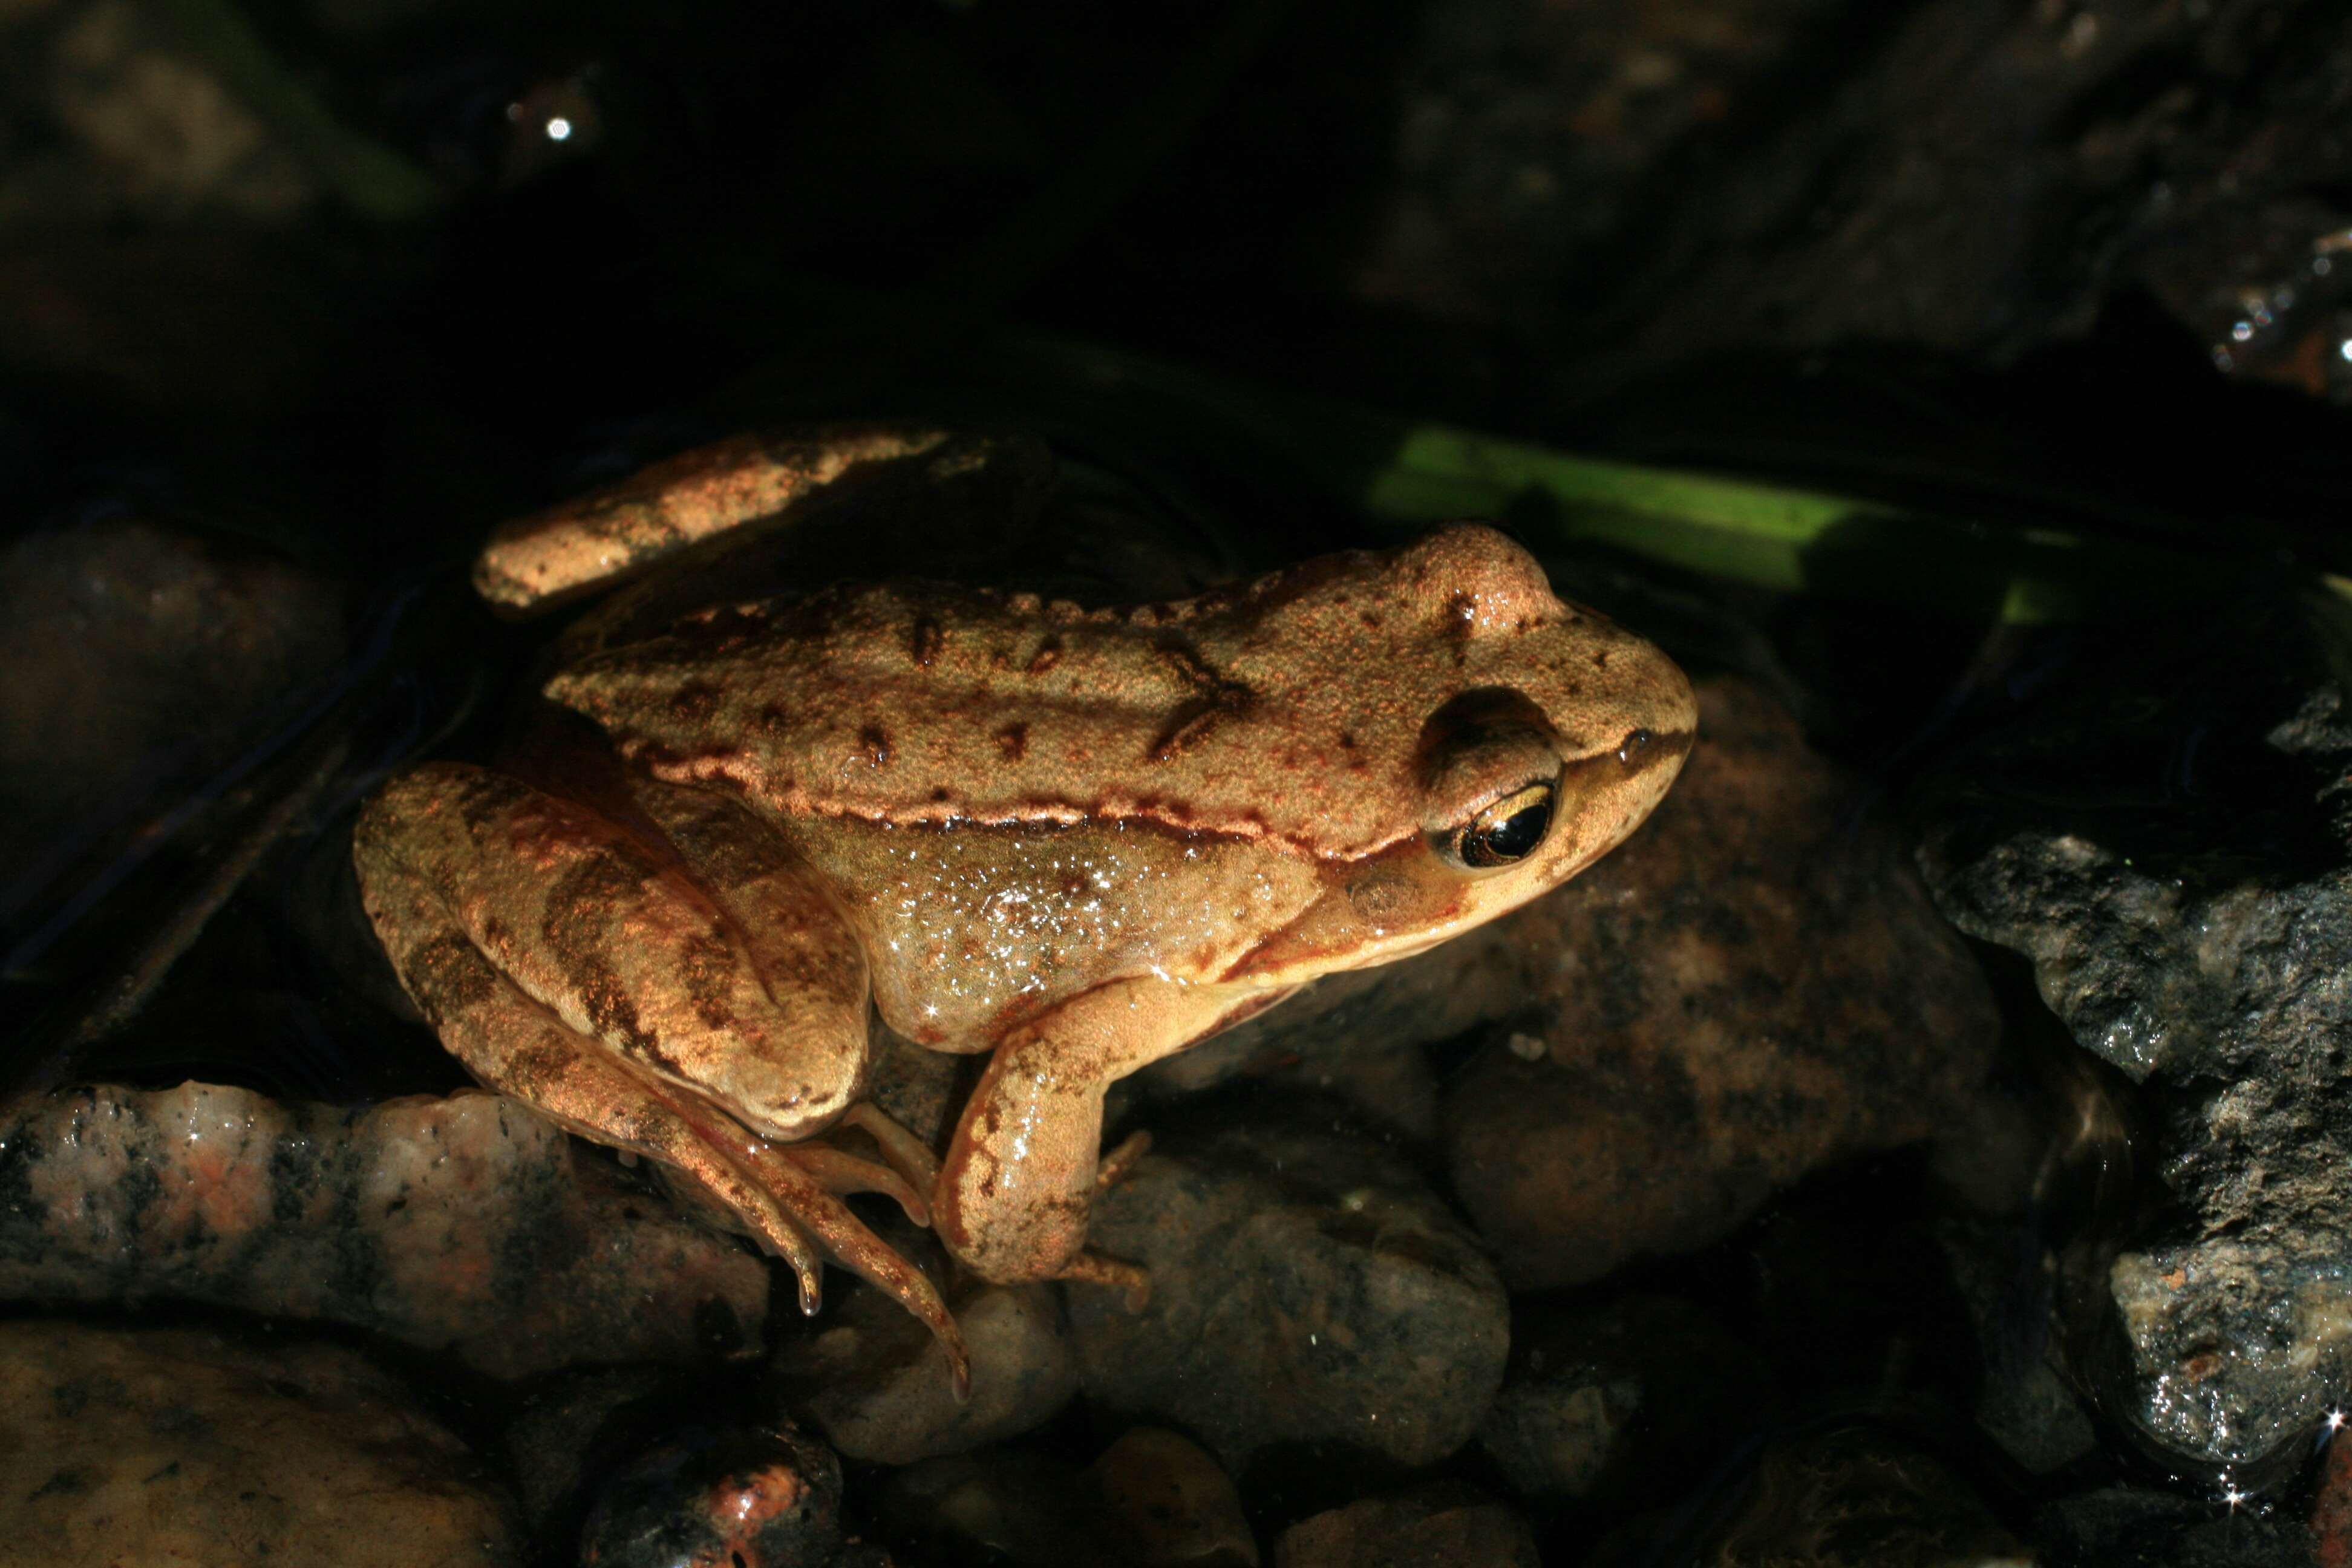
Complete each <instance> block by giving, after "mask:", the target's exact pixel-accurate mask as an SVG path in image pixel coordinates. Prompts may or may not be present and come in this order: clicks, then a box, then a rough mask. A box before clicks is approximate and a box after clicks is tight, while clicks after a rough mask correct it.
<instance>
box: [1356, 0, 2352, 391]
mask: <svg viewBox="0 0 2352 1568" xmlns="http://www.w3.org/2000/svg"><path fill="white" fill-rule="evenodd" d="M1864 22H1867V23H1869V24H1870V29H1869V32H1868V34H1867V36H1866V37H1865V36H1864V35H1863V34H1861V33H1858V32H1853V31H1848V30H1847V29H1850V28H1853V27H1856V26H1860V25H1861V24H1863V23H1864ZM2283 38H2292V39H2294V45H2295V47H2294V60H2293V61H2292V63H2287V62H2281V61H2278V60H2276V59H2274V58H2272V57H2271V56H2270V54H2269V52H2268V51H2269V50H2270V49H2272V48H2273V47H2276V42H2277V41H2278V40H2280V39H2283ZM1396 47H1397V49H1398V52H1399V58H1398V63H1397V67H1396V69H1397V71H1398V73H1399V77H1400V86H1399V89H1398V90H1399V100H1400V110H1399V111H1398V113H1397V114H1396V116H1395V121H1396V130H1395V132H1394V135H1395V138H1396V141H1395V149H1394V155H1393V161H1392V170H1393V173H1392V174H1391V179H1390V181H1389V188H1387V189H1385V190H1376V191H1375V192H1374V193H1373V195H1374V196H1375V199H1376V200H1377V203H1378V207H1377V209H1376V210H1377V211H1378V212H1379V214H1380V218H1379V221H1378V222H1377V223H1376V224H1374V225H1370V226H1368V230H1367V232H1368V237H1369V240H1368V244H1367V246H1366V247H1365V252H1364V254H1363V255H1362V256H1361V257H1360V258H1359V259H1358V260H1357V262H1356V265H1355V267H1354V268H1353V269H1352V271H1351V276H1350V278H1349V282H1350V283H1351V284H1352V286H1353V288H1354V289H1356V290H1358V291H1359V292H1360V293H1361V294H1362V295H1364V296H1367V297H1369V298H1370V299H1372V300H1378V301H1380V302H1381V303H1382V304H1386V305H1390V306H1392V307H1399V308H1402V309H1404V310H1410V311H1412V312H1413V313H1415V314H1417V315H1420V316H1422V317H1423V318H1427V319H1433V320H1436V321H1452V322H1459V323H1463V324H1465V325H1471V324H1475V325H1478V326H1481V327H1484V328H1486V329H1487V332H1488V333H1489V334H1491V335H1492V336H1494V337H1506V338H1507V339H1508V340H1509V341H1514V342H1526V341H1528V340H1529V339H1532V340H1533V341H1534V342H1539V343H1542V344H1543V345H1545V346H1546V347H1547V348H1548V349H1549V352H1550V354H1551V355H1552V357H1553V358H1554V359H1555V360H1556V361H1559V362H1564V363H1567V364H1568V365H1569V366H1570V367H1571V368H1570V369H1569V370H1567V371H1566V372H1564V373H1558V372H1556V373H1555V374H1556V375H1564V376H1565V378H1566V379H1567V380H1568V384H1570V386H1572V387H1580V388H1583V389H1585V390H1586V391H1587V395H1588V396H1591V389H1592V387H1593V385H1594V382H1595V380H1596V379H1597V381H1598V384H1599V386H1600V387H1602V388H1608V387H1615V386H1622V385H1623V384H1625V383H1626V382H1633V383H1635V384H1638V383H1639V381H1640V380H1641V378H1642V377H1643V375H1644V374H1648V373H1654V372H1655V371H1656V370H1657V369H1658V368H1659V367H1660V366H1661V365H1662V364H1672V363H1677V362H1684V363H1687V362H1688V361H1690V360H1692V359H1693V358H1697V359H1699V360H1700V361H1701V362H1702V363H1717V362H1719V361H1720V360H1721V359H1723V358H1725V357H1728V356H1737V355H1738V354H1739V353H1741V352H1742V351H1753V350H1756V349H1758V348H1760V347H1763V346H1766V345H1770V346H1774V347H1779V348H1782V349H1786V350H1790V351H1800V352H1801V351H1804V350H1809V349H1810V350H1822V349H1832V348H1835V347H1838V346H1843V345H1851V344H1853V343H1854V342H1872V343H1876V344H1906V345H1925V346H1927V347H1931V348H1933V349H1936V350H1939V351H1942V352H1944V353H1951V354H1958V355H1978V356H1983V357H1985V358H1988V359H1990V358H1996V357H2002V356H2006V355H2009V354H2012V353H2017V352H2019V351H2020V350H2021V349H2024V348H2026V347H2029V346H2035V345H2042V344H2046V343H2049V342H2052V341H2053V340H2062V339H2068V338H2073V337H2075V336H2078V335H2080V334H2081V333H2082V332H2083V331H2085V330H2086V328H2087V327H2088V326H2089V324H2090V322H2091V321H2093V320H2094V319H2095V318H2096V317H2097V315H2098V314H2099V312H2100V309H2101V306H2102V303H2103V301H2107V300H2110V299H2111V297H2112V296H2113V295H2115V294H2118V293H2122V292H2125V291H2126V290H2129V289H2132V288H2133V287H2134V285H2135V284H2140V285H2142V286H2146V285H2147V284H2148V283H2153V285H2154V286H2155V289H2156V291H2157V292H2158V297H2159V298H2160V299H2162V300H2164V301H2165V302H2166V303H2167V304H2172V303H2173V300H2175V299H2176V298H2177V297H2179V295H2180V294H2182V293H2183V292H2187V293H2188V294H2189V300H2188V301H2184V303H2189V302H2193V304H2194V306H2195V307H2197V308H2196V309H2195V310H2183V314H2184V315H2185V316H2186V317H2187V318H2188V319H2189V321H2191V322H2192V323H2193V324H2195V325H2197V326H2200V327H2204V326H2207V324H2208V318H2209V317H2210V315H2212V314H2214V313H2217V311H2216V310H2215V307H2214V306H2212V305H2210V304H2209V303H2208V300H2207V298H2206V297H2207V296H2208V295H2220V294H2222V293H2223V292H2224V291H2225V290H2229V289H2231V286H2232V285H2235V292H2236V293H2237V295H2238V296H2239V298H2240V299H2241V300H2244V299H2246V298H2251V299H2252V300H2254V301H2255V302H2256V303H2257V304H2260V305H2263V306H2264V307H2266V308H2264V309H2262V310H2249V309H2248V308H2247V306H2246V305H2245V304H2243V303H2240V304H2239V305H2238V307H2237V310H2238V314H2237V316H2236V317H2235V318H2234V322H2244V323H2245V324H2246V326H2247V327H2248V329H2249V331H2250V333H2259V332H2260V331H2261V330H2262V329H2263V328H2266V327H2268V326H2270V324H2271V319H2272V315H2273V310H2272V309H2270V308H2267V307H2269V306H2270V303H2271V299H2272V289H2271V288H2270V287H2269V286H2270V285H2273V284H2275V283H2284V282H2288V281H2291V280H2292V281H2299V282H2305V283H2309V282H2312V281H2317V282H2321V283H2325V282H2326V281H2328V280H2329V275H2328V274H2327V272H2326V269H2325V268H2322V269H2321V271H2320V274H2319V276H2318V277H2317V278H2312V277H2310V276H2309V275H2306V276H2305V278H2303V279H2294V278H2293V275H2292V274H2286V275H2278V274H2265V273H2263V272H2262V271H2259V270H2254V269H2252V268H2249V266H2248V264H2247V261H2246V258H2245V257H2244V256H2243V254H2242V252H2244V251H2246V250H2248V249H2251V248H2255V247H2256V245H2257V239H2256V237H2257V235H2258V234H2259V232H2260V230H2259V219H2260V216H2261V215H2262V214H2263V210H2264V208H2265V205H2269V204H2278V203H2281V202H2283V201H2284V200H2285V199H2288V198H2291V197H2294V196H2302V197H2304V198H2305V200H2306V201H2308V200H2309V197H2310V195H2313V194H2317V193H2327V192H2331V191H2335V190H2338V189H2340V188H2341V186H2342V183H2343V179H2344V175H2345V172H2346V169H2347V154H2346V152H2345V150H2344V148H2343V147H2342V145H2341V144H2340V142H2338V140H2337V139H2336V138H2335V137H2333V136H2332V135H2330V134H2329V133H2328V129H2329V127H2330V126H2332V124H2333V121H2331V120H2330V119H2329V118H2328V116H2329V113H2330V110H2331V109H2333V108H2334V107H2335V106H2336V99H2335V98H2334V96H2333V91H2332V84H2333V83H2335V82H2336V81H2338V80H2340V79H2341V76H2342V72H2343V71H2344V69H2345V68H2346V66H2345V62H2346V59H2347V55H2352V37H2347V28H2346V26H2345V25H2344V20H2343V17H2342V15H2341V12H2340V10H2338V9H2336V8H2332V7H2328V6H2326V5H2315V4H2311V3H2309V0H2273V3H2271V4H2267V5H2264V4H2261V3H2258V0H2211V3H2210V4H2204V5H2198V6H2196V7H2193V8H2191V7H2181V6H2171V5H2134V6H2117V7H2098V8H2079V7H2078V8H2074V9H2067V8H2063V7H2053V8H2048V9H2033V8H2028V9H2023V10H2000V9H1988V8H1986V7H1984V6H1982V5H1978V4H1973V3H1971V0H1925V3H1922V4H1917V5H1908V6H1906V7H1904V8H1903V10H1902V11H1900V12H1899V13H1882V12H1880V11H1878V10H1875V9H1872V8H1869V7H1860V8H1857V7H1855V6H1853V5H1851V4H1840V3H1838V0H1708V3H1706V4H1703V5H1702V4H1696V3H1682V0H1666V3H1663V4H1654V5H1605V6H1593V7H1574V8H1570V9H1569V10H1566V11H1563V10H1561V9H1560V8H1559V7H1557V6H1552V5H1542V4H1538V3H1537V0H1457V3H1455V4H1452V5H1446V6H1444V7H1443V8H1441V9H1439V10H1436V11H1433V12H1432V13H1429V14H1427V15H1426V16H1421V17H1420V18H1419V21H1418V25H1417V26H1411V27H1408V28H1407V29H1406V30H1405V31H1404V33H1403V34H1402V36H1401V37H1400V38H1399V40H1398V43H1397V46H1396ZM2158 58H2162V59H2165V60H2168V62H2170V63H2169V65H2168V68H2166V69H2163V70H2158V71H2150V70H2147V69H2146V68H2145V66H2146V62H2147V61H2148V60H2151V59H2158ZM1797 79H1804V80H1805V81H1806V82H1807V83H1808V84H1809V85H1808V89H1807V90H1806V91H1804V92H1803V93H1802V95H1801V99H1800V100H1795V101H1792V100H1790V99H1789V98H1788V96H1787V90H1788V87H1789V84H1790V83H1791V82H1792V81H1795V80H1797ZM2338 223H2339V226H2340V223H2341V219H2340V217H2339V219H2338ZM2319 232H2324V231H2322V230H2318V229H2313V230H2309V231H2306V237H2308V236H2310V235H2315V234H2317V233H2319ZM2233 239H2234V240H2235V241H2236V243H2235V244H2234V245H2232V244H2231V240H2233ZM2183 241H2193V242H2194V244H2195V249H2196V251H2197V253H2198V258H2200V259H2202V258H2209V257H2210V261H2209V263H2208V265H2207V268H2206V269H2204V270H2202V271H2201V272H2194V273H2192V276H2193V278H2194V279H2195V284H2194V286H2191V285H2190V284H2189V283H2188V282H2186V281H2185V280H2184V281H2181V282H2175V281H2174V280H2173V279H2172V277H2171V274H2172V273H2174V272H2176V271H2180V270H2188V269H2189V267H2193V265H2194V263H2193V261H2192V262H2190V263H2189V264H2187V265H2186V266H2184V264H2183V263H2181V262H2179V261H2171V263H2170V265H2169V266H2168V265H2166V263H2167V262H2168V260H2169V259H2170V258H2168V250H2169V249H2171V248H2173V247H2177V246H2179V244H2180V243H2181V242H2183ZM2034 258H2063V260H2056V261H2051V262H2045V263H2042V264H2037V263H2036V261H2035V259H2034ZM2151 273H2153V274H2154V277H2153V278H2151V277H2150V274H2151ZM2167 284H2170V285H2171V286H2170V287H2167V286H2166V285H2167ZM2295 299H2296V294H2295V292H2294V291H2293V290H2290V291H2289V292H2287V293H2286V294H2284V295H2283V296H2280V297H2279V299H2278V303H2277V306H2276V310H2277V311H2278V313H2280V314H2284V313H2285V311H2286V307H2287V306H2289V305H2290V304H2292V303H2294V302H2295ZM2176 308H2177V309H2178V308H2180V307H2176ZM2325 309H2326V306H2324V305H2323V307H2322V310H2325ZM2234 322H2233V321H2232V319H2231V318H2228V317H2223V318H2221V322H2220V325H2221V329H2222V330H2221V333H2220V334H2219V341H2220V342H2223V343H2229V344H2231V346H2241V347H2242V345H2243V343H2244V341H2245V339H2244V337H2243V336H2241V335H2238V334H2232V333H2231V332H2230V331H2228V328H2229V327H2230V326H2231V325H2232V324H2234ZM1488 341H1490V340H1489V338H1488V337H1486V336H1475V337H1474V336H1467V335H1466V334H1465V345H1464V347H1465V352H1471V351H1472V346H1473V345H1475V344H1478V343H1482V342H1488ZM2331 352H2332V351H2331ZM1708 355H1714V356H1716V360H1715V361H1708V360H1706V356H1708ZM2314 357H2316V356H2314ZM1474 363H1475V362H1474ZM2220 363H2222V364H2223V365H2224V366H2225V368H2226V366H2227V364H2228V362H2227V361H2226V360H2224V361H2221V362H2220ZM2317 368H2319V367H2317V366H2315V369H2317ZM1490 374H1493V373H1491V372H1490ZM1593 401H1595V402H1598V401H1599V399H1598V398H1594V399H1593ZM1685 401H1688V400H1687V399H1685ZM1699 401H1701V402H1702V403H1704V402H1705V401H1706V400H1705V399H1701V400H1699ZM1745 417H1746V419H1747V421H1748V425H1749V427H1751V428H1752V427H1753V422H1754V421H1755V420H1756V419H1758V418H1759V417H1767V418H1769V414H1765V415H1759V414H1758V413H1756V412H1754V411H1750V412H1748V414H1747V415H1746V416H1745Z"/></svg>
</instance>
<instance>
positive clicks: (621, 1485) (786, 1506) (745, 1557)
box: [580, 1426, 842, 1568]
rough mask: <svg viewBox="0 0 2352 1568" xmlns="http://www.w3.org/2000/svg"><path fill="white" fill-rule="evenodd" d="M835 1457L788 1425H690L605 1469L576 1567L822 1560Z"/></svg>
mask: <svg viewBox="0 0 2352 1568" xmlns="http://www.w3.org/2000/svg"><path fill="white" fill-rule="evenodd" d="M841 1496H842V1484H841V1461H840V1460H839V1459H837V1458H835V1457H834V1453H833V1450H832V1449H830V1448H828V1447H825V1446H824V1444H823V1443H820V1442H818V1441H816V1440H815V1439H814V1438H813V1437H809V1436H803V1434H802V1433H800V1432H798V1431H795V1430H793V1428H792V1427H790V1426H764V1427H748V1428H746V1427H736V1428H729V1429H724V1430H718V1431H709V1430H704V1431H696V1432H691V1433H688V1434H684V1435H681V1436H677V1437H674V1438H671V1439H669V1440H667V1441H665V1442H662V1443H659V1444H656V1446H655V1447H653V1448H651V1449H649V1450H648V1451H646V1453H644V1454H642V1455H640V1456H639V1457H638V1458H636V1459H635V1460H634V1461H633V1462H631V1463H629V1464H627V1465H625V1466H624V1467H622V1468H620V1469H619V1470H618V1471H616V1472H615V1473H614V1475H612V1476H611V1477H609V1478H607V1479H606V1480H605V1481H604V1486H603V1495H602V1496H601V1497H600V1498H599V1499H598V1500H597V1502H596V1505H595V1507H594V1508H593V1509H592V1510H590V1512H589V1515H588V1521H587V1523H586V1524H585V1525H584V1526H583V1528H582V1530H581V1534H580V1561H581V1563H582V1564H583V1568H723V1565H725V1564H729V1563H739V1564H744V1565H746V1568H748V1565H750V1564H753V1563H757V1564H759V1565H760V1568H825V1565H826V1564H828V1563H832V1562H833V1560H834V1553H835V1551H836V1550H838V1549H839V1548H840V1546H841V1544H842V1530H841Z"/></svg>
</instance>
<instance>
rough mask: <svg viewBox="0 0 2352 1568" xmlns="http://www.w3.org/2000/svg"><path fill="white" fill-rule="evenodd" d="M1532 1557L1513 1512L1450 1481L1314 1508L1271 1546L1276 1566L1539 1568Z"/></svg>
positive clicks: (1531, 1544) (1528, 1534) (1528, 1536)
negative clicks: (1402, 1493) (1312, 1514)
mask: <svg viewBox="0 0 2352 1568" xmlns="http://www.w3.org/2000/svg"><path fill="white" fill-rule="evenodd" d="M1538 1561H1539V1559H1538V1557H1537V1555H1536V1540H1535V1532H1534V1531H1531V1530H1530V1529H1528V1521H1526V1520H1525V1519H1522V1518H1521V1517H1520V1516H1519V1515H1518V1513H1517V1511H1516V1510H1512V1509H1511V1508H1509V1507H1508V1506H1507V1505H1506V1504H1504V1503H1501V1502H1498V1501H1496V1500H1495V1499H1493V1498H1490V1497H1487V1496H1486V1495H1485V1494H1484V1493H1481V1492H1478V1491H1476V1490H1475V1489H1471V1488H1469V1487H1465V1486H1461V1485H1458V1484H1449V1483H1440V1484H1438V1485H1436V1486H1433V1487H1430V1488H1427V1489H1423V1490H1419V1491H1415V1492H1411V1493H1408V1494H1406V1495H1405V1496H1403V1497H1398V1498H1366V1499H1365V1500H1362V1501H1361V1502H1352V1503H1349V1505H1348V1506H1347V1507H1345V1508H1336V1509H1333V1510H1330V1511H1329V1512H1328V1513H1318V1514H1317V1515H1315V1517H1313V1518H1312V1519H1307V1520H1303V1521H1300V1522H1298V1523H1297V1524H1294V1525H1292V1526H1291V1527H1290V1528H1289V1529H1288V1530H1286V1531H1283V1532H1282V1537H1281V1539H1280V1540H1278V1541H1276V1542H1275V1545H1274V1568H1463V1565H1465V1564H1467V1563H1480V1564H1482V1565H1483V1564H1492V1565H1493V1568H1537V1565H1538Z"/></svg>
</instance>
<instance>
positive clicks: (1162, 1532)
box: [1088, 1426, 1258, 1568]
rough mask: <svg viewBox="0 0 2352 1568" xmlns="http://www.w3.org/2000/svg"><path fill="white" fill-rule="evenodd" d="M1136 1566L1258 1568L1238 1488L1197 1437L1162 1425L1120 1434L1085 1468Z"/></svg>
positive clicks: (1126, 1556)
mask: <svg viewBox="0 0 2352 1568" xmlns="http://www.w3.org/2000/svg"><path fill="white" fill-rule="evenodd" d="M1088 1474H1089V1476H1090V1477H1091V1478H1092V1479H1093V1480H1094V1483H1095V1487H1096V1489H1097V1491H1098V1492H1099V1493H1100V1494H1101V1496H1102V1500H1103V1509H1104V1512H1105V1513H1106V1515H1107V1516H1108V1518H1109V1520H1110V1521H1111V1523H1112V1525H1113V1527H1114V1529H1116V1530H1117V1531H1118V1533H1119V1536H1120V1538H1121V1541H1122V1544H1123V1545H1125V1546H1126V1547H1127V1548H1128V1551H1127V1552H1126V1553H1125V1554H1124V1557H1123V1560H1124V1561H1126V1562H1129V1563H1135V1564H1137V1565H1138V1568H1257V1564H1258V1551H1257V1537H1256V1536H1255V1535H1254V1534H1253V1533H1251V1531H1250V1527H1249V1521H1248V1519H1247V1518H1245V1517H1244V1515H1243V1513H1242V1500H1241V1494H1240V1493H1239V1492H1237V1491H1236V1490H1234V1480H1233V1478H1232V1477H1231V1476H1229V1475H1227V1474H1226V1473H1225V1472H1224V1470H1223V1468H1221V1467H1220V1466H1219V1465H1218V1464H1217V1461H1216V1460H1215V1459H1213V1458H1210V1457H1209V1455H1208V1453H1207V1452H1206V1451H1205V1450H1204V1449H1202V1447H1201V1446H1200V1445H1199V1444H1197V1443H1194V1442H1192V1441H1190V1440H1189V1439H1187V1438H1185V1437H1183V1436H1180V1435H1179V1434H1177V1433H1174V1432H1171V1431H1168V1430H1166V1429H1165V1428H1162V1427H1156V1426H1137V1427H1132V1428H1130V1429H1129V1430H1128V1431H1126V1432H1124V1433H1121V1434H1120V1435H1119V1436H1118V1440H1117V1441H1115V1442H1113V1443H1112V1444H1111V1446H1110V1447H1108V1448H1106V1449H1104V1450H1103V1452H1102V1454H1101V1456H1100V1457H1099V1458H1097V1459H1096V1460H1095V1462H1094V1465H1093V1467H1092V1468H1090V1469H1089V1471H1088Z"/></svg>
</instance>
